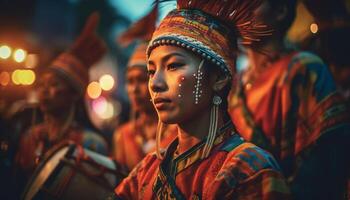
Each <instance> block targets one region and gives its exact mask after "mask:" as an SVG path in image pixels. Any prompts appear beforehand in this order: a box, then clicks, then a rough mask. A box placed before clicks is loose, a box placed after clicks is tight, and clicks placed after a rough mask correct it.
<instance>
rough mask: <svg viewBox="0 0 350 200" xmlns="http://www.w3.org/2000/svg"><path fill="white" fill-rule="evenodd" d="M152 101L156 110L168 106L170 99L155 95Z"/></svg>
mask: <svg viewBox="0 0 350 200" xmlns="http://www.w3.org/2000/svg"><path fill="white" fill-rule="evenodd" d="M153 103H154V106H155V107H156V109H157V110H164V109H166V108H167V107H168V106H169V104H170V103H171V100H170V99H167V98H161V97H157V98H155V99H153Z"/></svg>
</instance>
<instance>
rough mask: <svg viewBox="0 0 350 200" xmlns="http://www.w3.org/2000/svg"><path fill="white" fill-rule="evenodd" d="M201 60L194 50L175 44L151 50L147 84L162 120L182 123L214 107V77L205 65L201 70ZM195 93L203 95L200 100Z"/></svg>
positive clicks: (168, 122) (170, 122)
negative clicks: (210, 76)
mask: <svg viewBox="0 0 350 200" xmlns="http://www.w3.org/2000/svg"><path fill="white" fill-rule="evenodd" d="M201 61H202V60H201V58H200V57H198V56H196V55H194V54H193V53H192V52H189V51H187V50H185V49H183V48H180V47H175V46H160V47H157V48H155V49H154V50H153V51H152V52H151V54H150V57H149V60H148V67H147V68H148V74H149V82H148V87H149V91H150V94H151V98H152V102H153V104H154V106H155V108H156V110H157V113H158V116H159V119H160V120H161V121H162V122H163V123H167V124H175V123H177V124H178V123H183V122H186V121H189V120H192V119H193V118H194V117H196V116H199V115H200V114H201V112H203V111H207V110H208V109H210V108H211V105H210V102H211V97H212V95H213V90H212V87H211V85H212V82H213V81H211V80H209V77H208V75H207V74H205V73H204V69H203V68H202V69H201V70H200V71H198V69H199V65H200V63H201ZM198 77H202V79H198ZM197 86H198V89H196V87H197ZM196 94H197V95H200V96H199V98H198V102H196V98H195V96H196Z"/></svg>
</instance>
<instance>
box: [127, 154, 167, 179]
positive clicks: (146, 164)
mask: <svg viewBox="0 0 350 200" xmlns="http://www.w3.org/2000/svg"><path fill="white" fill-rule="evenodd" d="M159 163H160V160H159V159H158V157H157V155H156V153H155V152H152V153H149V154H147V155H146V156H145V157H144V158H143V159H142V160H141V161H140V162H139V163H138V164H137V165H136V166H135V167H134V168H133V169H132V170H131V172H130V174H129V176H128V177H135V176H139V177H140V176H144V175H146V174H149V173H151V172H152V171H154V170H156V169H158V166H159Z"/></svg>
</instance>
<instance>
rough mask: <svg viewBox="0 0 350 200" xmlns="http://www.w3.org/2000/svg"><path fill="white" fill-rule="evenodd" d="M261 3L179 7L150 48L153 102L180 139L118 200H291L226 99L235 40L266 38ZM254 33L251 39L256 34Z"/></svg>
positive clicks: (150, 160) (127, 183) (125, 186)
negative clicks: (259, 18)
mask: <svg viewBox="0 0 350 200" xmlns="http://www.w3.org/2000/svg"><path fill="white" fill-rule="evenodd" d="M257 5H259V1H249V2H242V1H214V0H210V1H205V3H203V1H194V0H193V1H178V8H177V9H176V10H174V11H172V12H171V13H170V14H168V15H167V17H166V18H165V19H164V20H162V22H161V24H160V26H159V27H158V29H157V30H156V31H155V33H154V34H153V37H152V40H151V42H150V44H149V47H148V50H147V55H148V66H147V68H148V74H149V90H150V94H151V98H152V102H153V104H154V106H155V108H156V111H157V113H158V117H159V119H160V123H159V132H158V135H157V136H158V138H159V136H160V135H161V134H160V133H162V125H163V124H176V126H177V129H178V137H177V138H176V139H175V140H174V141H173V142H172V143H171V144H170V145H169V147H168V149H167V150H166V151H165V152H162V151H158V152H157V153H153V154H149V155H147V156H146V157H145V158H144V159H143V161H141V163H140V164H138V165H137V166H136V167H135V168H134V170H133V171H132V172H131V173H130V174H129V176H128V177H127V178H125V179H124V181H123V182H122V183H121V184H120V185H119V186H118V187H117V188H116V189H115V198H116V199H288V198H289V194H288V188H287V186H286V184H285V181H284V179H283V177H282V176H281V174H280V172H279V167H278V165H277V164H276V162H275V160H274V159H273V158H272V156H271V155H270V154H268V153H267V152H265V151H264V150H262V149H260V148H258V147H257V146H255V145H253V144H251V143H247V142H245V141H244V140H242V139H241V137H240V136H239V134H238V133H237V132H236V131H235V129H234V126H233V124H232V122H231V120H230V119H229V117H228V113H227V111H226V109H227V101H226V97H227V94H228V91H229V89H230V86H231V81H232V77H233V76H234V75H235V72H234V61H235V56H236V53H235V52H236V50H237V48H236V43H237V41H236V39H237V36H236V35H235V33H237V32H238V31H241V33H242V34H246V35H245V36H247V37H249V38H254V37H256V36H257V35H255V34H256V33H261V31H263V30H261V29H260V28H259V27H261V26H259V25H257V26H255V25H252V26H251V25H248V26H249V27H248V26H247V24H248V23H250V22H253V21H254V18H252V17H251V16H252V11H253V10H254V9H255V7H256V6H257ZM248 32H249V33H248Z"/></svg>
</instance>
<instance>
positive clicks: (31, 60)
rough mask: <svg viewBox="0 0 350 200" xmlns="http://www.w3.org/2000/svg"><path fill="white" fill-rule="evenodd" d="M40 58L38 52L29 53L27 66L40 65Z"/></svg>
mask: <svg viewBox="0 0 350 200" xmlns="http://www.w3.org/2000/svg"><path fill="white" fill-rule="evenodd" d="M38 62H39V59H38V55H36V54H28V56H27V59H26V61H25V66H26V67H28V68H35V67H36V66H37V65H38Z"/></svg>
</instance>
